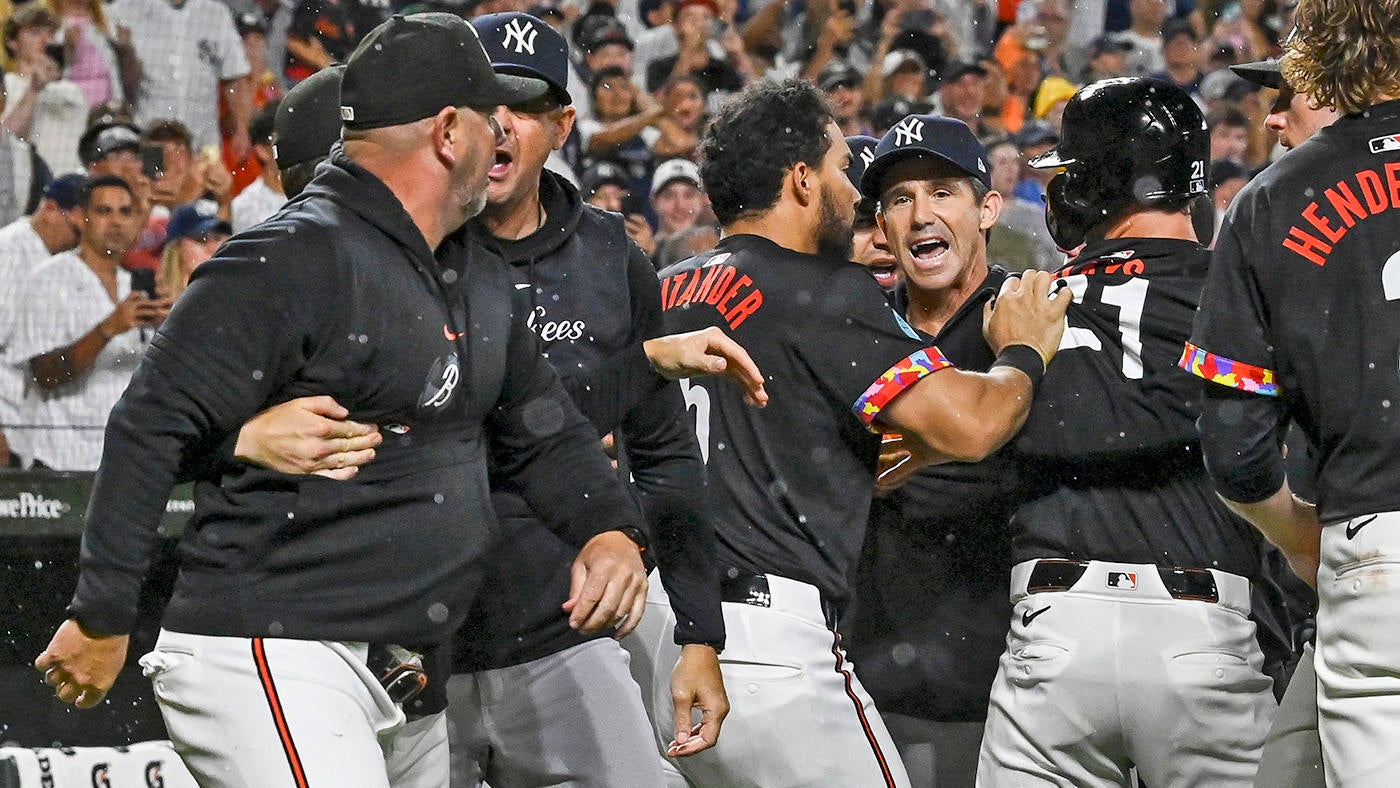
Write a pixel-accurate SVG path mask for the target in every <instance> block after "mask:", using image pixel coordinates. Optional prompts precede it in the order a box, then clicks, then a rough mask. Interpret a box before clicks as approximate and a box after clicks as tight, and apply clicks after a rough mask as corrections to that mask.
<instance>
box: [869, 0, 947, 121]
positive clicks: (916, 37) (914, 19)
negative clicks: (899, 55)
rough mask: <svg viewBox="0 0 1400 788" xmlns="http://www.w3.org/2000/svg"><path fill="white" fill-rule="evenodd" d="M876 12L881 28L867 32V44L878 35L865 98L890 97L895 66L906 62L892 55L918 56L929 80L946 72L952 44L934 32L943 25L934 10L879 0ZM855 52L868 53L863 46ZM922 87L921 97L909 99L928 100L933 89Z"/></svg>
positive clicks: (897, 0)
mask: <svg viewBox="0 0 1400 788" xmlns="http://www.w3.org/2000/svg"><path fill="white" fill-rule="evenodd" d="M875 10H876V13H875V14H872V16H871V18H870V22H871V23H872V24H875V25H878V28H876V29H875V30H874V31H872V30H869V29H867V30H866V32H865V35H866V36H867V40H869V37H871V36H872V35H874V34H875V33H876V32H878V38H876V39H875V43H874V48H873V50H872V51H870V52H869V54H868V56H866V57H865V58H864V61H865V63H868V65H865V71H866V77H865V94H866V97H867V100H869V101H871V102H879V101H880V100H882V99H884V98H885V97H887V96H889V95H890V93H889V92H888V91H887V86H886V78H887V77H888V76H889V75H890V74H891V73H893V70H894V64H896V63H900V62H902V60H903V59H899V60H891V59H890V55H891V54H892V53H895V52H898V51H899V50H909V51H911V52H914V53H915V54H917V55H918V58H919V60H920V61H922V62H923V64H924V77H925V80H928V79H931V78H933V77H935V76H936V75H937V73H938V72H940V71H942V70H943V67H944V65H945V64H946V63H947V62H948V57H949V56H948V44H946V43H945V42H944V39H943V38H940V37H939V36H938V35H936V34H934V33H933V32H932V31H933V30H934V29H937V28H938V27H939V25H940V24H941V17H940V16H939V15H938V14H937V13H936V12H935V11H933V10H932V9H929V8H925V7H921V5H920V4H919V3H918V2H910V0H876V4H875ZM862 43H865V42H862ZM855 51H858V52H859V53H860V54H862V55H864V54H865V51H866V50H865V47H863V46H862V47H858V48H855ZM854 54H855V52H853V55H852V60H853V61H854ZM862 65H864V64H862ZM920 87H921V92H920V93H919V94H918V95H917V96H909V97H910V98H913V99H919V100H921V99H923V98H925V97H926V96H927V95H928V92H929V89H930V86H929V85H928V84H924V85H922V86H920ZM896 120H901V118H896Z"/></svg>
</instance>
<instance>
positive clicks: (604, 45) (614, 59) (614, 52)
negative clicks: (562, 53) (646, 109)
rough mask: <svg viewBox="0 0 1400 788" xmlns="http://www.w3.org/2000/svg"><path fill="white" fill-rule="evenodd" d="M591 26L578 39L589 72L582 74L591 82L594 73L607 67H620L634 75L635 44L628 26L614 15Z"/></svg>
mask: <svg viewBox="0 0 1400 788" xmlns="http://www.w3.org/2000/svg"><path fill="white" fill-rule="evenodd" d="M603 19H604V20H605V21H603V22H601V23H598V24H594V25H592V26H590V27H589V29H588V31H587V33H586V34H585V35H584V36H582V37H581V38H580V39H579V40H578V46H579V47H580V48H581V49H582V50H583V62H584V65H585V66H587V73H585V74H582V75H581V76H582V77H583V78H584V79H585V80H588V81H590V82H591V80H592V79H593V75H595V74H597V73H598V72H599V71H601V70H603V69H605V68H610V67H611V68H620V69H622V71H623V73H624V74H626V75H627V76H628V77H631V76H632V66H633V55H632V52H633V44H632V39H631V37H630V36H628V35H627V28H626V27H625V26H624V25H623V24H622V23H621V22H619V21H617V20H616V19H613V18H612V17H603Z"/></svg>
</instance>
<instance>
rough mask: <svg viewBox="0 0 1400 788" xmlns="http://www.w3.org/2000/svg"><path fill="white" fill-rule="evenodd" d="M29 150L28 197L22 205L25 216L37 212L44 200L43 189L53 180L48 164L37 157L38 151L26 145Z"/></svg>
mask: <svg viewBox="0 0 1400 788" xmlns="http://www.w3.org/2000/svg"><path fill="white" fill-rule="evenodd" d="M25 147H26V148H28V149H29V167H30V175H29V195H28V199H27V200H26V201H25V204H24V213H25V215H28V214H31V213H34V212H35V211H37V210H39V203H40V202H41V201H43V199H44V189H46V188H47V187H48V185H49V182H50V181H52V180H53V170H52V169H50V168H49V164H48V162H46V161H44V157H42V156H40V155H39V149H38V148H36V147H34V146H33V145H29V144H26V145H25Z"/></svg>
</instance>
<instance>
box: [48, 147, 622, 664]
mask: <svg viewBox="0 0 1400 788" xmlns="http://www.w3.org/2000/svg"><path fill="white" fill-rule="evenodd" d="M463 262H464V261H463ZM447 282H452V283H454V284H453V286H452V287H451V288H449V287H448V286H447V285H446V284H445V283H447ZM509 287H510V286H509V282H508V279H507V276H506V273H505V271H504V269H503V268H502V267H500V266H499V265H494V264H492V263H490V261H483V262H482V263H481V264H480V265H474V266H473V267H472V268H471V269H469V270H468V269H466V268H465V267H459V268H456V269H453V270H452V271H451V273H450V274H447V275H444V271H442V270H440V269H439V266H438V263H437V261H436V260H435V259H434V256H433V253H432V251H431V250H430V249H429V248H428V246H427V244H426V243H425V242H424V239H423V237H422V235H421V233H419V232H418V230H417V228H416V227H415V226H414V225H413V223H412V220H411V218H410V217H409V216H408V214H407V213H406V212H405V211H404V210H403V207H402V206H401V204H400V203H399V202H398V200H397V199H396V198H395V197H394V195H393V193H392V192H390V191H389V190H388V188H387V187H385V186H384V184H383V183H382V182H380V181H379V180H378V179H377V178H375V177H374V176H373V175H371V174H370V173H369V172H367V171H366V170H364V169H362V168H360V167H359V166H357V165H355V164H354V163H353V162H351V161H350V160H349V159H348V158H346V157H345V156H344V155H343V153H341V152H340V150H339V149H338V148H337V149H336V150H335V151H333V155H332V159H331V160H330V161H329V162H327V163H326V164H323V165H322V166H321V167H320V168H319V169H318V172H317V175H316V178H315V179H314V180H313V181H312V183H311V185H310V186H308V188H307V189H306V191H305V192H304V193H303V194H302V195H301V196H300V197H298V198H297V199H296V200H294V201H293V202H292V203H290V204H289V205H288V206H287V207H286V208H284V209H283V210H282V211H281V212H279V213H278V214H277V216H275V217H273V218H272V219H270V220H269V221H267V222H265V223H263V224H261V225H259V226H258V227H257V228H255V229H253V230H250V231H249V232H246V233H243V234H241V235H239V236H238V237H236V238H234V239H232V240H231V241H230V242H229V243H227V244H226V245H225V246H224V247H223V248H222V249H221V250H220V252H219V254H218V255H217V256H216V257H215V258H214V259H213V260H211V261H209V262H208V263H206V264H204V265H203V266H201V267H200V268H199V270H198V271H197V272H196V274H195V276H194V278H193V281H192V282H191V284H190V287H189V289H188V290H187V291H186V292H185V294H184V295H182V296H181V299H180V302H179V303H178V304H177V305H176V307H175V309H174V310H173V311H172V313H171V315H170V317H169V319H168V320H167V321H166V322H165V324H164V325H163V326H162V327H161V329H160V331H159V332H158V333H157V335H156V337H155V339H154V341H153V342H152V345H151V349H150V351H149V352H148V354H147V356H146V358H145V360H144V361H143V362H142V364H141V366H140V368H139V369H138V370H137V372H136V374H135V376H134V377H133V380H132V382H131V385H130V387H129V388H128V389H127V391H126V393H125V394H124V395H123V397H122V399H121V401H120V402H119V403H118V404H117V406H116V408H115V409H114V410H113V412H112V415H111V419H110V421H109V423H108V427H107V434H106V443H105V446H106V448H105V451H104V456H103V462H102V467H101V469H100V470H99V471H98V474H97V479H96V482H95V486H94V490H93V496H92V500H91V503H90V506H89V511H88V524H87V530H86V532H85V534H84V537H83V546H82V555H81V559H80V566H81V575H80V577H79V581H78V588H77V592H76V594H75V596H74V599H73V602H72V605H71V607H70V611H71V612H72V614H73V615H75V616H76V617H77V618H78V619H79V621H81V622H82V623H83V624H84V625H85V626H87V627H89V628H90V629H92V630H94V631H97V632H104V633H119V632H127V631H129V630H130V628H131V626H132V625H133V623H134V620H135V618H136V600H137V595H138V594H137V592H138V589H139V585H140V581H141V576H142V575H143V574H144V572H145V569H146V566H147V564H148V562H149V556H150V554H151V551H152V549H153V547H154V544H155V541H156V539H157V532H156V525H157V523H158V521H159V518H160V515H161V514H162V512H163V511H164V506H165V501H166V499H167V498H168V495H169V491H170V487H171V485H172V483H173V482H174V480H175V478H176V475H177V472H178V471H179V469H180V467H181V466H182V464H186V463H188V462H189V461H190V459H191V457H193V456H195V455H198V454H201V453H207V452H210V451H212V450H213V447H215V446H218V445H219V444H220V443H221V442H223V441H225V440H227V438H228V436H230V435H231V434H233V433H234V432H235V431H236V430H237V429H238V428H239V427H240V426H241V425H242V424H243V423H244V422H245V421H247V420H248V419H249V418H250V417H251V416H253V415H254V414H256V413H257V412H259V411H260V410H262V409H264V408H266V407H268V406H270V405H273V404H275V403H278V402H282V401H286V400H289V399H292V398H295V397H298V396H303V395H307V394H328V395H331V396H333V397H335V399H336V400H337V401H339V402H340V403H341V404H343V405H344V406H345V407H346V408H348V409H349V410H350V417H351V418H352V419H356V420H359V421H365V422H373V423H377V424H379V425H381V426H382V427H383V428H384V430H385V441H384V443H383V445H381V446H380V448H379V450H378V456H377V458H376V460H375V462H373V463H371V464H369V465H368V466H366V467H364V468H363V469H361V471H360V473H359V475H358V476H357V477H356V478H355V479H353V480H351V481H349V482H339V481H332V480H328V479H324V478H320V477H316V476H288V475H284V474H279V473H276V472H273V471H268V470H265V469H261V468H256V467H252V466H245V465H241V464H239V465H236V466H232V467H225V468H224V469H223V470H222V472H221V473H220V474H219V478H217V479H210V478H205V479H201V480H200V481H198V482H197V483H196V487H195V515H194V517H193V519H192V521H191V524H190V526H189V527H188V528H187V530H186V531H185V533H184V535H183V537H182V540H181V544H180V574H179V578H178V579H177V581H176V585H175V591H174V595H173V597H172V599H171V601H170V604H169V606H168V607H167V610H166V615H165V620H164V625H165V626H166V627H167V628H169V629H172V630H176V631H182V632H191V633H196V634H207V635H226V636H245V637H251V636H274V637H290V638H303V639H327V640H353V641H372V642H373V641H377V642H395V643H402V644H408V645H428V644H433V643H439V642H443V641H445V640H446V639H447V638H448V636H449V635H450V634H451V632H452V631H453V630H454V629H455V628H456V627H457V626H458V625H459V624H460V623H461V621H462V620H463V619H464V618H465V616H466V612H467V607H468V604H469V602H470V600H471V597H472V595H473V594H474V591H475V587H476V585H477V583H478V582H479V577H480V574H481V568H482V561H481V559H482V558H483V556H484V555H485V553H486V551H487V548H488V546H489V544H490V541H491V539H492V535H493V530H494V518H493V516H492V510H491V507H490V505H489V500H490V499H489V488H488V477H487V463H488V457H489V459H490V460H491V462H492V463H493V465H494V467H495V468H496V471H497V472H498V474H499V475H500V477H501V479H502V483H503V484H508V485H510V486H511V487H512V488H513V489H515V490H517V491H518V492H519V493H520V494H521V495H523V496H524V497H526V498H527V499H528V500H530V501H531V503H532V505H534V506H536V507H537V508H539V509H540V511H541V513H542V515H543V516H544V518H545V520H546V521H547V522H551V523H555V524H556V525H557V527H559V528H561V529H562V531H564V532H566V533H567V538H569V540H570V541H571V542H572V543H574V544H575V545H581V544H582V543H583V542H584V541H586V540H587V539H588V538H589V537H591V536H592V535H593V534H594V533H596V532H597V531H598V530H601V528H605V527H616V526H617V525H626V524H633V523H636V524H640V518H638V517H637V516H636V514H635V512H634V510H633V508H632V507H631V504H630V502H629V501H628V500H627V499H626V493H625V490H624V489H623V488H622V487H621V486H620V485H618V484H617V482H616V480H615V479H614V478H612V477H611V475H610V472H609V468H608V466H607V463H606V460H605V458H604V457H603V455H602V453H601V452H599V451H598V450H597V448H596V444H595V443H594V441H595V438H594V436H593V431H592V430H591V429H590V428H589V427H588V425H587V423H586V422H585V421H584V420H583V418H582V417H581V416H580V415H579V414H578V412H577V409H576V408H574V406H573V405H572V403H571V402H570V401H569V400H568V397H567V396H566V395H565V393H564V391H563V389H562V388H561V387H560V385H559V383H558V381H557V379H556V377H555V375H554V374H553V372H552V370H550V369H549V367H548V365H547V364H544V363H542V362H541V361H540V358H539V353H538V349H537V347H536V345H535V343H534V340H533V337H532V336H531V335H530V334H529V332H528V331H526V330H524V329H523V326H520V325H516V324H513V321H512V317H511V314H510V310H509V309H508V308H505V305H506V304H509ZM453 288H458V289H460V290H461V291H462V292H460V293H458V292H455V291H454V289H453ZM565 469H567V470H565ZM602 523H607V525H605V526H604V525H600V524H602Z"/></svg>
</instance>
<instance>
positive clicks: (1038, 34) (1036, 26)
mask: <svg viewBox="0 0 1400 788" xmlns="http://www.w3.org/2000/svg"><path fill="white" fill-rule="evenodd" d="M1068 30H1069V10H1068V7H1067V6H1066V5H1065V1H1064V0H1021V1H1020V5H1018V6H1017V9H1016V23H1015V24H1014V25H1012V26H1010V27H1008V28H1007V29H1006V30H1005V31H1004V32H1003V33H1002V34H1001V38H1000V39H998V40H997V45H996V48H995V49H994V50H993V54H995V55H996V58H997V60H1000V61H1001V64H1002V66H1004V67H1005V68H1006V71H1007V73H1008V74H1014V73H1015V72H1016V71H1017V69H1018V68H1025V67H1026V63H1027V61H1028V60H1030V61H1032V62H1034V63H1035V65H1036V68H1037V69H1038V71H1039V74H1038V75H1037V76H1036V81H1039V79H1040V78H1041V77H1045V76H1048V75H1050V74H1055V73H1059V72H1060V71H1061V62H1062V59H1061V58H1062V55H1063V54H1064V52H1065V48H1066V46H1065V45H1066V40H1067V34H1068ZM1013 79H1014V78H1013ZM1028 89H1029V88H1028Z"/></svg>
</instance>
